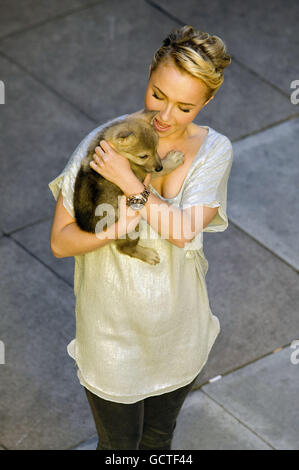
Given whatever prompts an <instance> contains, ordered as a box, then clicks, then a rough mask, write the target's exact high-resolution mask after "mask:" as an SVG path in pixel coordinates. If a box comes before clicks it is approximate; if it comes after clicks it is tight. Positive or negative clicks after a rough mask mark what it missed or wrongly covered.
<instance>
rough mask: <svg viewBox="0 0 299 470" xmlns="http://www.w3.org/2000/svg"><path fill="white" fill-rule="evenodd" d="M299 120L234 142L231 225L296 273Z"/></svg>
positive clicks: (298, 258) (298, 266)
mask: <svg viewBox="0 0 299 470" xmlns="http://www.w3.org/2000/svg"><path fill="white" fill-rule="evenodd" d="M298 135H299V118H297V119H292V120H289V121H287V122H285V123H282V124H280V125H278V126H274V127H272V128H271V129H267V130H266V131H264V132H259V133H258V134H256V135H252V136H249V137H247V138H246V139H243V140H242V141H240V142H236V143H234V146H233V149H234V164H233V166H232V171H231V175H230V183H229V191H228V207H229V216H230V220H231V221H232V222H233V223H235V224H236V225H238V226H239V227H240V228H242V230H244V231H245V232H246V233H248V234H250V235H251V236H252V237H254V238H255V239H256V240H258V241H259V242H260V243H261V244H263V245H264V246H265V247H266V248H267V249H269V250H271V251H272V252H273V253H275V254H276V255H277V256H279V257H280V258H281V259H283V260H285V261H286V262H287V263H288V264H289V265H291V266H293V267H294V269H296V270H297V271H298V270H299V238H298V233H299V209H298V207H299V196H298V181H299V164H298V159H299V150H298Z"/></svg>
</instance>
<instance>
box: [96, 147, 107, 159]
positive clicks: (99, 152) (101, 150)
mask: <svg viewBox="0 0 299 470" xmlns="http://www.w3.org/2000/svg"><path fill="white" fill-rule="evenodd" d="M94 151H95V155H99V156H100V157H102V156H103V155H105V152H104V150H103V149H102V148H101V147H99V146H97V147H96V148H95V149H94Z"/></svg>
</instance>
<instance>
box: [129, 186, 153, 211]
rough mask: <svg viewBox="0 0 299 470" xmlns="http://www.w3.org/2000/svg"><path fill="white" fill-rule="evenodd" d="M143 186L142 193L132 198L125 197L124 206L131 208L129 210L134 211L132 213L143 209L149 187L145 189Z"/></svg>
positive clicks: (148, 193)
mask: <svg viewBox="0 0 299 470" xmlns="http://www.w3.org/2000/svg"><path fill="white" fill-rule="evenodd" d="M143 186H144V191H143V192H142V193H140V194H134V195H133V196H128V197H127V201H126V204H127V206H129V207H131V209H134V211H139V210H140V209H143V207H144V206H145V204H146V203H147V200H148V197H149V195H150V189H149V187H146V186H145V184H144V185H143Z"/></svg>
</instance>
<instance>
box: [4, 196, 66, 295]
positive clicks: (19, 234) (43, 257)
mask: <svg viewBox="0 0 299 470" xmlns="http://www.w3.org/2000/svg"><path fill="white" fill-rule="evenodd" d="M52 197H53V196H52ZM53 200H54V199H53ZM54 206H55V201H54ZM53 215H54V207H53ZM51 226H52V219H50V220H46V221H43V222H36V223H34V224H33V225H30V226H29V227H26V228H24V229H20V230H17V231H15V232H12V234H11V238H12V239H13V240H15V241H16V242H17V243H18V244H19V245H20V246H21V247H22V248H23V249H24V250H26V251H27V253H28V254H29V255H31V256H34V257H35V258H37V259H38V260H39V261H40V262H41V263H44V265H45V266H46V267H47V268H49V269H50V270H52V271H53V272H54V273H55V274H56V275H57V277H58V278H60V279H61V280H62V281H64V282H66V284H68V285H69V286H70V287H72V288H73V287H74V260H75V258H74V257H73V256H70V257H67V258H55V256H54V255H53V253H52V251H51V248H50V232H51Z"/></svg>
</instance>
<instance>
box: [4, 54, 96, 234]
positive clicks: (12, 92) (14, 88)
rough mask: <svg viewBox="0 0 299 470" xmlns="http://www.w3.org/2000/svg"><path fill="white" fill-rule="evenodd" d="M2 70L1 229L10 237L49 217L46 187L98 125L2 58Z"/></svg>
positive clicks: (51, 208)
mask: <svg viewBox="0 0 299 470" xmlns="http://www.w3.org/2000/svg"><path fill="white" fill-rule="evenodd" d="M0 70H1V74H2V75H1V78H2V79H3V81H4V82H5V83H6V89H5V92H6V103H5V105H3V106H2V107H1V115H0V126H1V139H0V153H1V155H2V160H1V176H0V184H1V187H2V188H5V191H2V194H1V212H0V227H1V229H2V231H3V232H6V233H9V232H11V231H13V230H15V229H18V228H21V227H25V226H28V225H30V224H32V223H33V222H36V221H38V220H40V219H42V220H45V219H46V218H47V217H52V216H53V211H54V208H55V200H54V198H53V196H52V193H51V192H50V190H49V188H48V183H49V182H50V181H51V180H52V179H54V178H55V177H56V176H57V175H58V174H59V173H60V172H61V171H62V170H63V168H64V166H65V165H66V163H67V161H68V160H69V158H70V156H71V154H72V152H73V151H74V150H75V148H76V147H77V145H78V143H79V142H80V141H81V140H82V139H83V138H84V137H85V135H86V134H87V133H88V132H90V131H91V130H92V129H94V128H95V127H96V123H94V122H93V121H92V120H90V119H88V118H87V117H86V116H85V115H83V114H82V113H80V112H79V111H78V110H76V109H75V108H73V107H72V106H71V105H70V104H69V103H66V102H65V101H63V100H61V97H58V96H56V95H55V94H53V93H52V92H50V91H49V90H48V89H46V88H45V87H44V86H43V85H41V84H40V83H39V82H37V81H35V80H33V79H32V78H31V77H30V76H28V75H27V74H26V73H24V71H22V70H21V69H19V68H18V67H17V66H15V65H13V64H11V63H10V62H8V61H6V60H5V59H3V58H0ZM12 122H13V125H12Z"/></svg>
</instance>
